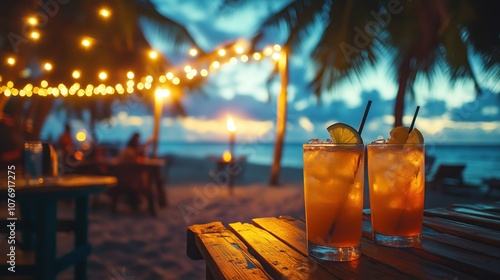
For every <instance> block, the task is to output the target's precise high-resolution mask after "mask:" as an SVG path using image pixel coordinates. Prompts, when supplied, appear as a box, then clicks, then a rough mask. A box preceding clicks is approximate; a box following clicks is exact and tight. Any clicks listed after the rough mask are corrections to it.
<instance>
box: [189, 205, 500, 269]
mask: <svg viewBox="0 0 500 280" xmlns="http://www.w3.org/2000/svg"><path fill="white" fill-rule="evenodd" d="M306 244H307V240H306V235H305V223H304V222H303V221H302V220H299V219H295V218H293V217H279V218H276V217H270V218H256V219H253V220H252V224H249V223H240V222H237V223H232V224H229V228H228V229H227V228H226V227H225V226H224V225H222V224H221V223H220V222H213V223H209V224H203V225H193V226H190V227H189V229H188V240H187V253H188V256H190V257H191V258H192V259H204V260H205V262H206V264H207V278H210V277H214V278H215V279H269V278H271V279H272V278H274V279H414V278H417V279H500V249H499V248H500V202H496V203H493V204H468V205H464V204H456V205H451V206H449V207H445V208H437V209H430V210H426V211H425V217H424V230H423V239H422V244H421V245H420V246H417V247H412V248H390V247H385V246H381V245H378V244H375V243H374V242H373V240H372V234H371V222H370V216H369V211H365V213H364V217H363V238H362V241H361V252H362V255H361V257H360V258H359V259H357V260H354V261H350V262H329V261H322V260H317V259H314V258H311V257H309V256H308V255H307V245H306Z"/></svg>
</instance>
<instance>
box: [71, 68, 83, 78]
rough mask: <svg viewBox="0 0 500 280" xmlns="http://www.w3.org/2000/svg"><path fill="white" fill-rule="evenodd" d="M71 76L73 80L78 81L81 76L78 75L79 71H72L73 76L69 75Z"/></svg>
mask: <svg viewBox="0 0 500 280" xmlns="http://www.w3.org/2000/svg"><path fill="white" fill-rule="evenodd" d="M71 76H73V78H75V79H79V78H80V76H81V73H80V71H78V70H75V71H73V74H71Z"/></svg>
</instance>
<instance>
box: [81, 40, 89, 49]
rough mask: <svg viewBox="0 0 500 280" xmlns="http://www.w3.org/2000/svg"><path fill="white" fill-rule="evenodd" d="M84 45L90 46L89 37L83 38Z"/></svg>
mask: <svg viewBox="0 0 500 280" xmlns="http://www.w3.org/2000/svg"><path fill="white" fill-rule="evenodd" d="M82 46H84V47H86V48H88V47H90V40H89V39H83V40H82Z"/></svg>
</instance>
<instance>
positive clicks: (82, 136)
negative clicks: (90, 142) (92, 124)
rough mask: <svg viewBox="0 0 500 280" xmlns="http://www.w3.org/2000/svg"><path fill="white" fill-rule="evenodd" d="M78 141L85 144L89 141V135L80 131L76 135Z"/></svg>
mask: <svg viewBox="0 0 500 280" xmlns="http://www.w3.org/2000/svg"><path fill="white" fill-rule="evenodd" d="M75 138H76V140H78V141H79V142H83V141H85V140H86V139H87V135H86V134H85V132H83V131H78V132H77V133H76V135H75Z"/></svg>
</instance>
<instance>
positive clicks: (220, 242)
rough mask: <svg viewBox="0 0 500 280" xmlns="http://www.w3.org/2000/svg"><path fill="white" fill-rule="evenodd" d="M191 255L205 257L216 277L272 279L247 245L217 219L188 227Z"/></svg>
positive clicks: (211, 275)
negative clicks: (216, 220) (249, 251)
mask: <svg viewBox="0 0 500 280" xmlns="http://www.w3.org/2000/svg"><path fill="white" fill-rule="evenodd" d="M187 253H188V256H189V257H191V258H194V259H198V258H200V257H203V258H204V259H205V262H206V264H207V268H208V269H209V271H210V274H208V271H207V278H209V277H208V276H210V277H213V278H214V279H269V278H270V277H268V275H267V274H266V273H265V272H264V270H263V269H261V265H260V263H259V262H258V261H257V260H256V259H255V258H254V257H253V256H252V255H251V254H249V253H248V251H247V248H246V246H245V245H244V244H243V243H242V242H241V241H240V240H239V239H238V238H237V237H236V236H235V235H234V233H232V232H231V231H229V230H227V229H226V228H225V227H224V226H223V225H222V223H220V222H213V223H209V224H204V225H193V226H190V227H189V228H188V247H187Z"/></svg>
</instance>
